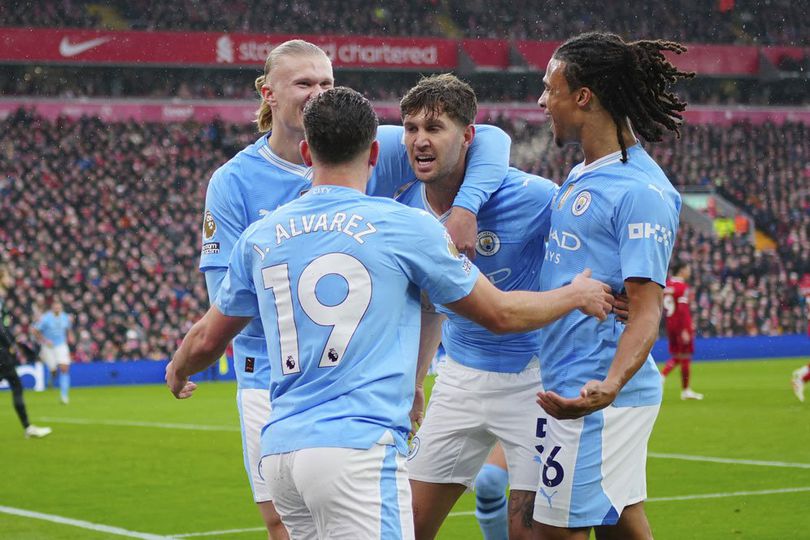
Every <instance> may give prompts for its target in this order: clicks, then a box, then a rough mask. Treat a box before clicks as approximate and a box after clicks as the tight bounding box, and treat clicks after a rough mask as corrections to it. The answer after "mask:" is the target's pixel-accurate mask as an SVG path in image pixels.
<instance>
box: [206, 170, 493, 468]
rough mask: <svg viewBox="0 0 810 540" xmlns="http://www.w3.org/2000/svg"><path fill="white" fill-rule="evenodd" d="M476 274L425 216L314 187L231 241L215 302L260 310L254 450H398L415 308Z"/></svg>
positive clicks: (461, 291)
mask: <svg viewBox="0 0 810 540" xmlns="http://www.w3.org/2000/svg"><path fill="white" fill-rule="evenodd" d="M477 275H478V271H477V269H476V268H475V267H474V266H473V265H472V264H471V263H470V262H469V261H468V260H467V259H466V258H464V257H461V256H459V255H458V253H457V252H456V250H455V248H454V247H453V244H452V242H450V240H449V237H448V236H447V234H446V233H445V231H444V228H443V227H442V226H441V224H440V223H439V222H438V221H436V219H435V218H433V217H432V216H430V215H428V214H427V213H425V212H422V211H418V210H415V209H411V208H407V207H405V206H403V205H401V204H399V203H396V202H394V201H391V200H388V199H382V198H377V197H369V196H367V195H364V194H362V193H360V192H358V191H356V190H353V189H350V188H345V187H338V186H319V187H316V188H313V189H312V190H311V191H310V192H309V193H307V194H306V195H304V196H303V197H301V198H300V199H298V200H296V201H293V202H291V203H289V204H286V205H284V206H282V207H280V208H279V209H278V210H277V211H276V212H274V213H272V214H271V215H269V216H267V217H266V218H265V219H263V220H261V221H259V222H257V223H255V224H253V225H252V226H250V227H249V228H248V230H247V231H245V233H244V234H243V235H242V236H241V237H240V239H239V240H238V241H237V244H236V246H235V247H234V251H233V254H232V256H231V259H230V262H229V268H228V273H227V275H226V277H225V279H224V280H223V283H222V287H221V288H220V291H219V294H218V295H217V298H216V300H215V303H216V305H217V306H218V308H219V309H220V310H221V311H222V312H223V313H224V314H226V315H231V316H240V317H255V316H256V315H260V316H261V319H262V325H263V327H264V331H265V336H266V338H267V346H268V353H269V358H270V364H271V369H270V372H271V383H270V395H271V400H272V402H273V410H272V413H271V416H270V422H269V424H268V425H267V426H266V427H265V429H264V431H263V432H262V453H263V454H264V455H268V454H278V453H285V452H292V451H295V450H300V449H302V448H317V447H344V448H357V449H367V448H370V447H371V446H372V445H373V444H374V443H376V442H377V441H379V440H381V439H382V438H383V437H384V436H385V434H386V432H390V433H391V435H393V439H394V441H395V442H396V446H397V448H398V449H399V451H400V452H403V453H405V452H406V448H407V445H406V442H405V441H406V436H407V433H408V431H409V429H410V421H409V419H408V412H409V410H410V408H411V404H412V402H413V390H414V381H415V376H416V356H417V349H418V344H419V329H420V316H421V307H420V299H419V291H420V290H421V289H424V290H427V291H428V293H429V294H430V295H431V297H432V298H435V299H436V301H437V302H442V303H450V302H454V301H456V300H459V299H461V298H463V297H465V296H467V295H468V294H469V293H470V291H471V290H472V288H473V286H474V284H475V280H476V278H477Z"/></svg>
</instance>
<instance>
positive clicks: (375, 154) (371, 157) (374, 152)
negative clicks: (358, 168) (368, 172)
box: [368, 140, 380, 167]
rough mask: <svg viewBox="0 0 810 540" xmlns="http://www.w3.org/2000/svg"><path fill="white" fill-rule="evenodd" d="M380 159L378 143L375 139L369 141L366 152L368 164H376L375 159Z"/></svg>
mask: <svg viewBox="0 0 810 540" xmlns="http://www.w3.org/2000/svg"><path fill="white" fill-rule="evenodd" d="M379 159H380V143H379V142H377V141H376V140H375V141H373V142H372V143H371V147H370V148H369V154H368V164H369V165H370V166H371V167H373V166H375V165H376V164H377V160H379Z"/></svg>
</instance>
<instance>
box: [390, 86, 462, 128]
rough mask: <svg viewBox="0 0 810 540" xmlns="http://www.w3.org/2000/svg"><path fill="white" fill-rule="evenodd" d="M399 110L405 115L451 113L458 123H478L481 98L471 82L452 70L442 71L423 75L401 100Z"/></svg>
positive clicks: (449, 114)
mask: <svg viewBox="0 0 810 540" xmlns="http://www.w3.org/2000/svg"><path fill="white" fill-rule="evenodd" d="M399 109H400V112H401V113H402V117H403V118H405V115H408V114H416V113H419V112H421V111H425V112H426V113H428V115H429V116H438V115H440V114H442V113H447V115H448V116H449V117H450V118H452V119H453V120H455V121H456V122H459V123H461V124H463V125H464V126H467V125H469V124H472V123H473V122H475V115H476V113H477V112H478V100H477V99H476V98H475V91H474V90H473V89H472V87H471V86H470V85H469V84H467V83H465V82H464V81H462V80H461V79H459V78H458V77H456V76H455V75H453V74H452V73H442V74H441V75H431V76H430V77H423V78H422V79H421V80H420V81H419V82H418V83H417V84H416V86H414V87H413V88H411V89H410V90H408V93H407V94H405V97H403V98H402V101H400V102H399Z"/></svg>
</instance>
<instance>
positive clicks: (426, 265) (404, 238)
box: [389, 208, 479, 304]
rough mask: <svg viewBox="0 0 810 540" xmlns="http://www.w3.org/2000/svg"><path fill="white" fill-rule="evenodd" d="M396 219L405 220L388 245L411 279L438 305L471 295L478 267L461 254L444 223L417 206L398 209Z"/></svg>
mask: <svg viewBox="0 0 810 540" xmlns="http://www.w3.org/2000/svg"><path fill="white" fill-rule="evenodd" d="M396 219H401V220H403V223H402V224H401V226H399V227H397V229H396V230H397V231H399V232H398V233H397V235H396V236H393V237H392V238H391V240H390V242H389V244H390V245H391V247H392V248H393V251H394V255H395V257H396V258H397V261H398V263H399V265H400V267H401V268H402V269H403V271H404V272H405V274H406V275H407V276H408V278H409V279H410V281H411V282H413V283H415V284H416V285H418V286H419V288H420V289H422V290H424V291H426V292H427V293H428V295H429V296H430V299H431V301H433V302H434V303H437V304H448V303H450V302H455V301H456V300H460V299H462V298H464V297H465V296H467V295H469V294H470V292H471V291H472V289H473V287H474V286H475V281H476V279H478V274H479V271H478V268H476V267H475V265H473V264H472V263H471V262H470V260H469V259H467V257H465V256H464V255H460V254H459V252H458V251H457V250H456V247H455V246H454V245H453V242H452V240H450V236H449V235H448V234H447V231H446V230H445V228H444V227H443V226H442V224H441V223H439V222H438V221H437V220H436V218H434V217H433V216H431V215H430V214H428V213H427V212H425V211H423V210H416V209H414V208H403V209H402V210H400V211H398V212H397V213H396Z"/></svg>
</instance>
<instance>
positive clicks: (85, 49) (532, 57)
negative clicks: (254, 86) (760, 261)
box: [0, 28, 810, 75]
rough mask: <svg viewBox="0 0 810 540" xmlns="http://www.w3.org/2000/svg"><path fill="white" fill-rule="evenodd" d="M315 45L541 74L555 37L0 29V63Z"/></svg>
mask: <svg viewBox="0 0 810 540" xmlns="http://www.w3.org/2000/svg"><path fill="white" fill-rule="evenodd" d="M296 37H298V38H303V39H306V40H309V41H311V42H312V43H315V44H317V45H319V46H320V47H321V48H323V50H324V51H326V53H327V54H328V55H329V57H330V58H331V59H332V62H333V63H334V65H335V67H337V68H361V69H366V68H367V69H371V68H373V69H391V70H396V69H415V70H425V71H441V70H453V69H457V68H458V63H459V59H458V57H459V49H461V50H463V51H464V52H465V53H466V55H467V56H468V57H469V58H470V59H471V60H472V62H473V63H474V64H475V65H476V66H477V67H479V68H482V69H508V68H509V67H510V66H511V64H512V62H511V60H512V59H511V58H510V56H509V51H510V47H511V48H513V50H514V51H516V52H517V53H518V55H519V56H520V57H522V58H523V61H524V62H525V64H526V65H528V67H529V69H532V70H535V71H545V68H546V64H547V63H548V60H549V58H551V55H552V54H553V52H554V50H555V49H556V48H557V46H558V45H559V42H554V41H513V42H510V41H506V40H487V39H484V40H452V39H440V38H387V37H385V38H381V37H361V36H316V35H296V36H293V35H279V34H275V35H264V34H242V33H218V32H136V31H121V32H119V31H104V30H64V29H40V28H0V62H7V63H8V62H15V63H78V64H91V65H92V64H107V65H137V64H140V65H156V66H223V67H227V66H235V67H236V66H252V67H256V66H261V65H262V64H263V63H264V60H265V58H267V54H268V53H269V52H270V51H271V50H272V49H273V47H275V46H276V45H278V44H280V43H282V42H284V41H286V40H288V39H293V38H296ZM688 47H689V51H688V52H686V53H685V54H682V55H675V54H671V53H666V54H667V55H668V57H669V58H671V59H672V61H673V62H674V63H675V65H677V66H678V67H680V68H681V69H686V70H689V71H696V72H697V73H698V74H700V75H756V74H757V73H759V69H760V66H759V59H760V56H764V57H766V58H768V59H770V60H771V61H772V62H774V63H778V61H779V60H780V59H782V58H785V57H786V58H790V59H793V60H795V61H801V60H802V59H803V58H805V57H807V56H808V55H810V48H807V47H757V46H738V45H699V44H690V45H689V46H688Z"/></svg>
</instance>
